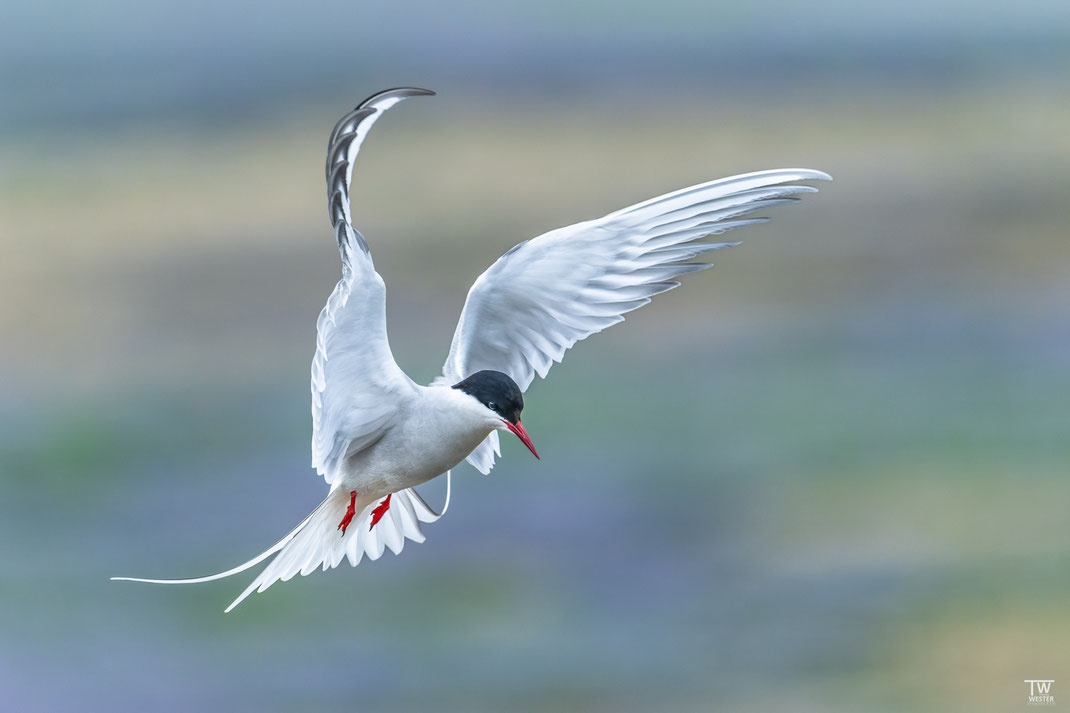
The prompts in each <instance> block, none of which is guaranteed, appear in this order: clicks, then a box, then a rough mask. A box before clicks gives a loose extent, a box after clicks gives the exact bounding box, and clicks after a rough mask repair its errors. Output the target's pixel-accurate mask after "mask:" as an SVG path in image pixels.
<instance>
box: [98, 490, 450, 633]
mask: <svg viewBox="0 0 1070 713" xmlns="http://www.w3.org/2000/svg"><path fill="white" fill-rule="evenodd" d="M378 502H379V501H378V500H373V501H371V502H362V501H361V500H359V499H358V500H357V507H358V510H357V515H356V516H355V517H354V518H353V521H352V523H350V525H349V526H348V527H347V528H346V531H345V533H344V534H343V533H342V532H340V531H339V529H338V523H339V522H340V521H341V520H342V517H343V516H344V515H345V512H346V508H347V507H348V506H349V493H347V492H345V491H344V490H341V489H338V490H334V491H332V492H331V493H330V494H329V495H328V496H327V497H326V498H325V499H324V500H323V502H321V503H320V504H319V505H317V506H316V509H315V510H313V511H312V512H311V513H310V514H309V516H308V517H306V518H305V519H304V520H302V521H301V523H300V524H299V525H298V526H297V527H295V528H294V529H293V530H291V531H290V533H289V534H288V535H286V537H284V538H282V539H281V540H279V541H278V542H276V543H275V544H274V545H272V546H271V547H269V548H268V549H267V550H265V551H264V552H261V553H260V554H259V555H257V556H256V557H254V558H253V559H251V560H249V561H248V562H245V563H244V564H240V565H238V566H237V567H234V568H233V569H228V570H227V571H226V572H220V573H218V574H211V575H208V576H207V577H194V578H192V579H143V578H140V577H112V579H113V580H121V581H127V582H148V583H150V584H198V583H200V582H211V581H213V580H216V579H223V578H224V577H230V576H231V575H234V574H238V573H240V572H244V571H245V570H247V569H249V568H250V567H255V566H256V565H258V564H260V563H261V562H263V561H264V560H266V559H267V558H269V557H271V556H272V555H275V559H273V560H272V561H271V563H270V564H268V566H267V567H265V568H264V571H263V572H261V573H260V575H259V576H258V577H257V578H256V579H254V580H253V582H252V584H250V585H249V586H248V588H246V590H245V591H244V592H242V593H241V595H240V596H239V597H238V598H237V599H235V600H234V602H233V603H231V605H230V606H229V607H227V608H226V611H228V612H229V611H230V610H231V609H233V608H234V607H236V606H238V604H240V603H241V601H242V600H243V599H245V598H246V597H247V596H249V595H250V594H252V593H253V591H254V590H255V591H257V592H262V591H264V590H265V589H267V588H268V587H270V586H271V585H272V584H274V583H275V582H278V581H279V580H282V581H283V582H285V581H286V580H288V579H290V578H291V577H293V576H294V575H295V574H297V573H298V572H300V573H301V575H302V576H304V575H307V574H311V573H312V572H314V571H316V569H317V568H320V567H322V569H324V570H328V569H333V568H334V567H337V566H338V565H339V564H341V562H342V558H343V557H344V558H347V559H348V560H349V563H350V564H351V565H353V566H354V567H355V566H356V565H357V564H358V563H360V560H361V558H363V557H364V555H367V556H368V559H372V560H376V559H379V557H381V556H382V554H383V551H384V550H385V549H386V548H389V549H390V551H391V552H393V553H394V554H398V553H400V552H401V550H402V548H403V547H404V546H405V540H406V539H410V540H413V541H414V542H423V541H424V539H425V538H424V534H423V532H422V531H421V529H420V523H422V522H434V521H435V520H438V519H439V518H440V517H442V515H444V514H446V509H447V508H448V507H449V504H450V474H449V473H448V472H447V473H446V503H445V505H443V507H442V512H441V513H436V512H435V511H434V510H432V509H431V507H430V506H429V505H428V504H427V503H426V502H425V501H424V499H423V498H421V497H420V494H419V493H417V492H416V491H415V490H413V489H412V488H406V489H404V490H399V491H398V492H396V493H394V494H393V496H392V498H391V501H390V508H389V509H388V510H387V511H386V513H385V514H383V516H382V518H381V519H380V520H379V521H378V522H377V523H376V524H375V526H374V527H371V526H370V525H371V521H372V510H374V509H375V505H376V504H377V503H378Z"/></svg>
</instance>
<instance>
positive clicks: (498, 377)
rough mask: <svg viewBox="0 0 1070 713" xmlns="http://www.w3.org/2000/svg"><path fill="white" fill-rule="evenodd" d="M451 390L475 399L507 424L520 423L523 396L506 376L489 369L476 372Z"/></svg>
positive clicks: (513, 382)
mask: <svg viewBox="0 0 1070 713" xmlns="http://www.w3.org/2000/svg"><path fill="white" fill-rule="evenodd" d="M453 388H455V389H460V390H461V391H463V392H464V393H466V394H468V395H469V396H473V397H475V398H476V400H477V401H479V402H480V403H481V404H483V405H484V406H486V407H487V408H489V409H490V410H491V411H494V412H495V413H496V414H498V415H499V416H501V417H502V418H504V419H505V420H506V421H508V422H509V423H512V424H515V423H517V422H519V421H520V412H521V411H523V410H524V394H522V393H521V392H520V387H519V386H517V385H516V382H515V381H513V380H512V379H510V378H509V376H508V375H507V374H503V373H502V372H500V371H491V370H489V369H487V370H484V371H477V372H476V373H474V374H472V375H471V376H469V377H468V378H467V379H465V380H464V381H460V382H457V383H456V384H454V385H453Z"/></svg>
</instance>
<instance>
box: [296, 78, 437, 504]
mask: <svg viewBox="0 0 1070 713" xmlns="http://www.w3.org/2000/svg"><path fill="white" fill-rule="evenodd" d="M431 94H434V92H431V91H428V90H426V89H414V88H409V87H404V88H400V89H388V90H387V91H385V92H380V93H378V94H376V95H374V96H372V97H370V98H368V99H366V100H365V101H364V102H362V103H361V104H360V106H358V107H357V108H356V109H354V110H353V111H351V112H350V113H348V114H346V115H345V116H343V117H342V119H341V120H340V121H339V122H338V124H337V125H335V127H334V130H333V131H332V132H331V137H330V140H329V141H328V144H327V168H326V172H327V201H328V209H329V211H330V218H331V225H332V226H333V227H334V230H335V235H336V236H337V238H338V249H339V251H340V252H341V254H342V279H341V280H340V281H339V283H338V285H337V286H336V287H335V288H334V292H332V293H331V296H330V298H329V299H328V300H327V304H326V305H325V306H324V307H323V311H322V312H320V316H319V319H318V320H317V322H316V330H317V337H316V355H315V357H313V359H312V465H313V467H315V468H316V470H317V472H319V473H320V474H321V475H322V476H323V477H324V478H325V479H326V481H327V482H328V483H330V484H332V485H333V484H335V481H336V477H337V473H338V466H339V464H340V463H341V462H342V461H343V459H344V458H345V456H346V455H347V454H353V453H355V452H357V451H359V450H361V449H363V448H366V447H367V446H369V445H371V444H372V443H375V442H376V441H377V440H379V438H381V437H382V435H383V431H384V428H385V427H386V426H387V425H388V424H389V423H390V421H391V419H392V417H393V416H394V414H395V409H396V404H397V403H398V401H399V399H400V397H402V396H404V395H405V394H406V393H408V392H410V391H411V390H413V389H415V385H414V384H413V382H412V380H411V379H409V377H408V376H406V375H405V373H404V372H403V371H402V370H401V368H400V367H398V365H397V363H396V362H395V361H394V355H393V354H392V353H391V352H390V343H389V342H388V341H387V336H386V289H385V286H384V284H383V278H381V277H380V276H379V274H378V273H377V272H376V271H375V266H374V265H373V264H372V256H371V253H370V252H369V251H368V243H367V242H366V241H365V240H364V236H363V235H361V234H360V233H359V232H358V231H357V230H356V229H355V228H354V227H353V225H352V216H351V213H350V207H349V187H350V185H351V183H352V180H353V162H354V160H355V159H356V157H357V153H358V152H359V151H360V145H361V143H363V141H364V138H365V136H367V134H368V130H369V129H370V128H371V126H372V124H374V123H375V122H376V120H378V118H379V117H380V116H382V114H383V113H384V112H385V111H386V110H387V109H389V108H390V107H392V106H394V105H395V104H397V103H398V102H400V101H401V100H402V99H405V98H407V97H413V96H424V95H431Z"/></svg>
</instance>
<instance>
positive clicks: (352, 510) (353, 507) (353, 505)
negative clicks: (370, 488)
mask: <svg viewBox="0 0 1070 713" xmlns="http://www.w3.org/2000/svg"><path fill="white" fill-rule="evenodd" d="M356 514H357V491H356V490H350V491H349V507H348V508H346V516H345V517H343V518H342V521H341V522H340V523H338V528H337V529H339V530H341V531H342V534H343V535H345V534H346V528H347V527H349V523H351V522H353V516H354V515H356Z"/></svg>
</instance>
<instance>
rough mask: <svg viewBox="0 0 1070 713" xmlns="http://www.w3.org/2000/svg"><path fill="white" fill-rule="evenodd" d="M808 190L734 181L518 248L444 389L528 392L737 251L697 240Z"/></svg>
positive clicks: (762, 177) (476, 456) (467, 327)
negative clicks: (631, 316)
mask: <svg viewBox="0 0 1070 713" xmlns="http://www.w3.org/2000/svg"><path fill="white" fill-rule="evenodd" d="M812 180H831V179H830V177H829V176H828V175H827V174H825V173H822V172H820V171H813V170H810V169H778V170H772V171H760V172H757V173H748V174H744V175H740V176H732V177H730V178H723V179H720V180H716V181H710V182H708V183H703V184H700V185H697V186H691V187H688V188H683V189H681V190H678V191H675V192H673V193H668V194H666V195H663V196H658V197H657V198H651V199H650V200H647V201H644V202H642V203H638V204H636V205H633V206H630V207H628V208H623V209H621V210H618V211H616V212H614V213H610V214H609V215H607V216H605V217H603V218H600V219H598V220H591V221H587V222H584V223H578V224H576V225H571V226H568V227H566V228H559V229H557V230H553V231H550V232H549V233H545V234H543V235H540V236H539V237H537V238H534V239H532V240H529V241H527V242H524V243H521V244H520V245H517V246H516V247H514V248H512V249H511V250H509V251H508V252H507V253H505V255H503V256H502V257H501V258H499V259H498V261H497V262H495V263H494V264H493V265H491V266H490V268H488V269H487V271H486V272H484V273H483V274H482V275H480V276H479V278H478V279H477V280H476V281H475V283H474V284H473V285H472V288H471V290H469V292H468V299H467V301H466V302H465V304H464V309H463V310H462V311H461V318H460V321H459V322H458V324H457V329H456V331H455V332H454V335H453V343H452V344H451V346H450V352H449V356H448V357H447V358H446V363H445V365H444V366H443V376H442V379H443V380H445V381H448V382H450V383H456V382H457V381H460V380H461V379H463V378H466V377H467V376H469V375H471V374H473V373H475V372H477V371H480V370H482V369H493V370H496V371H501V372H504V373H506V374H508V375H509V376H511V377H512V378H513V380H514V381H516V383H517V384H518V385H519V386H520V388H521V390H527V388H528V386H529V385H530V384H531V382H532V380H533V379H534V378H535V375H536V374H538V375H539V376H541V377H545V376H546V373H547V372H548V371H549V370H550V367H551V366H552V365H553V363H554V362H559V361H561V359H562V358H563V357H564V354H565V351H566V350H568V349H569V348H570V347H572V345H574V344H575V343H576V342H578V341H579V340H581V339H585V338H586V337H588V336H590V335H592V334H594V333H595V332H600V331H601V330H603V329H605V328H606V327H608V326H610V325H613V324H616V323H618V322H621V321H623V320H624V314H625V313H627V312H630V311H632V310H634V309H637V308H639V307H642V306H643V305H645V304H647V303H648V302H650V298H651V297H653V296H654V295H656V294H659V293H661V292H665V291H667V290H671V289H673V288H674V287H677V286H679V284H680V283H679V282H676V281H675V278H677V277H679V276H681V275H684V274H686V273H689V272H694V271H696V270H703V269H705V268H707V267H710V266H711V265H710V264H708V263H701V262H691V260H693V259H694V258H696V257H698V256H700V255H702V254H703V253H706V252H709V251H711V250H717V249H719V248H723V247H730V246H733V245H738V243H726V242H703V241H702V240H701V239H702V238H706V237H708V236H711V235H720V234H722V233H726V232H728V231H729V230H732V229H734V228H739V227H742V226H745V225H751V224H754V223H761V222H765V221H766V220H768V219H767V218H744V217H743V216H748V215H750V214H752V213H754V212H755V211H759V210H762V209H764V208H769V207H772V206H775V205H778V204H783V203H788V202H792V201H796V200H798V198H796V196H798V195H800V194H803V193H813V192H816V191H817V189H816V188H813V187H811V186H805V185H795V182H797V181H812ZM491 436H492V438H493V440H492V438H488V439H487V440H485V441H484V442H483V443H482V444H480V446H479V447H478V448H476V450H475V451H473V452H472V454H471V455H470V456H469V457H468V461H469V463H471V464H472V465H473V466H475V467H476V468H477V469H479V470H480V471H481V472H484V473H486V472H489V471H490V469H491V468H492V467H493V465H494V455H495V453H496V452H498V449H497V445H498V444H497V433H492V434H491Z"/></svg>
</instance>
